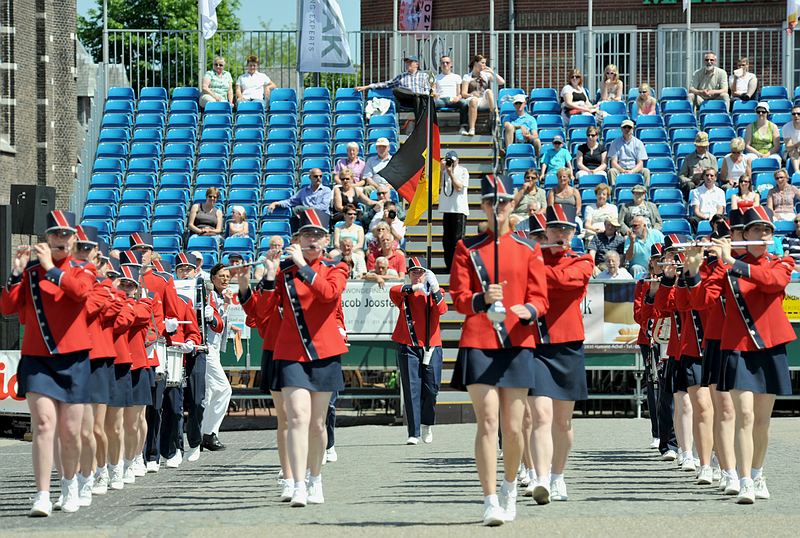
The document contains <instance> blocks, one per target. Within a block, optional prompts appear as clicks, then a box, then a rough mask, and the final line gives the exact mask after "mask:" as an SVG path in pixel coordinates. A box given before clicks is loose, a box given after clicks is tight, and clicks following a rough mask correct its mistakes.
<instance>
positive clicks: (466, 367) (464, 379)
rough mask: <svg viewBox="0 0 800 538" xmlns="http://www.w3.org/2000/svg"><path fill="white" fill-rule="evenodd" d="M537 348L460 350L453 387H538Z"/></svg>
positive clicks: (454, 371) (469, 348)
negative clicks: (536, 375)
mask: <svg viewBox="0 0 800 538" xmlns="http://www.w3.org/2000/svg"><path fill="white" fill-rule="evenodd" d="M534 379H535V378H534V374H533V349H531V348H527V347H512V348H509V349H477V348H473V347H465V348H461V349H459V350H458V358H457V359H456V366H455V369H454V370H453V378H452V379H451V380H450V386H451V387H452V388H454V389H456V390H463V391H466V390H467V387H468V386H469V385H490V386H492V387H501V388H507V389H530V388H532V387H533V386H534Z"/></svg>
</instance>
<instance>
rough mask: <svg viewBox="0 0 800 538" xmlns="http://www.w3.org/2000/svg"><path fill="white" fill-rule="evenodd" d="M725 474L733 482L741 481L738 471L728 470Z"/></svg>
mask: <svg viewBox="0 0 800 538" xmlns="http://www.w3.org/2000/svg"><path fill="white" fill-rule="evenodd" d="M725 472H726V473H727V474H728V478H730V479H731V480H739V473H737V472H736V469H728V470H726V471H725Z"/></svg>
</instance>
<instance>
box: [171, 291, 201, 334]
mask: <svg viewBox="0 0 800 538" xmlns="http://www.w3.org/2000/svg"><path fill="white" fill-rule="evenodd" d="M177 319H178V320H179V321H188V322H189V323H180V324H178V330H177V331H175V334H171V335H169V336H167V343H168V344H169V345H172V344H173V343H184V342H194V344H195V345H198V346H199V345H200V344H202V343H203V338H202V336H201V335H200V326H199V325H198V324H197V316H196V315H195V313H194V304H192V300H191V299H189V298H187V297H184V296H182V295H178V318H177Z"/></svg>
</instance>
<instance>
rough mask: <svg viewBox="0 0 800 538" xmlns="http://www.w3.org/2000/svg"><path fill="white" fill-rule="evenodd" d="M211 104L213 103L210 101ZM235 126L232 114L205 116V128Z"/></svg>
mask: <svg viewBox="0 0 800 538" xmlns="http://www.w3.org/2000/svg"><path fill="white" fill-rule="evenodd" d="M209 104H211V103H209ZM232 126H233V121H232V120H231V117H230V116H226V115H224V114H206V115H205V116H203V130H206V129H209V128H213V129H229V128H231V127H232Z"/></svg>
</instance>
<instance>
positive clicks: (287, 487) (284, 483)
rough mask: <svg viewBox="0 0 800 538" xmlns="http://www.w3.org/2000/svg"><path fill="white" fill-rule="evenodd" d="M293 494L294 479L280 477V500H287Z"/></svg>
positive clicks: (289, 499)
mask: <svg viewBox="0 0 800 538" xmlns="http://www.w3.org/2000/svg"><path fill="white" fill-rule="evenodd" d="M292 495H294V481H293V480H284V479H283V478H281V502H282V503H285V502H289V501H291V500H292Z"/></svg>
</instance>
